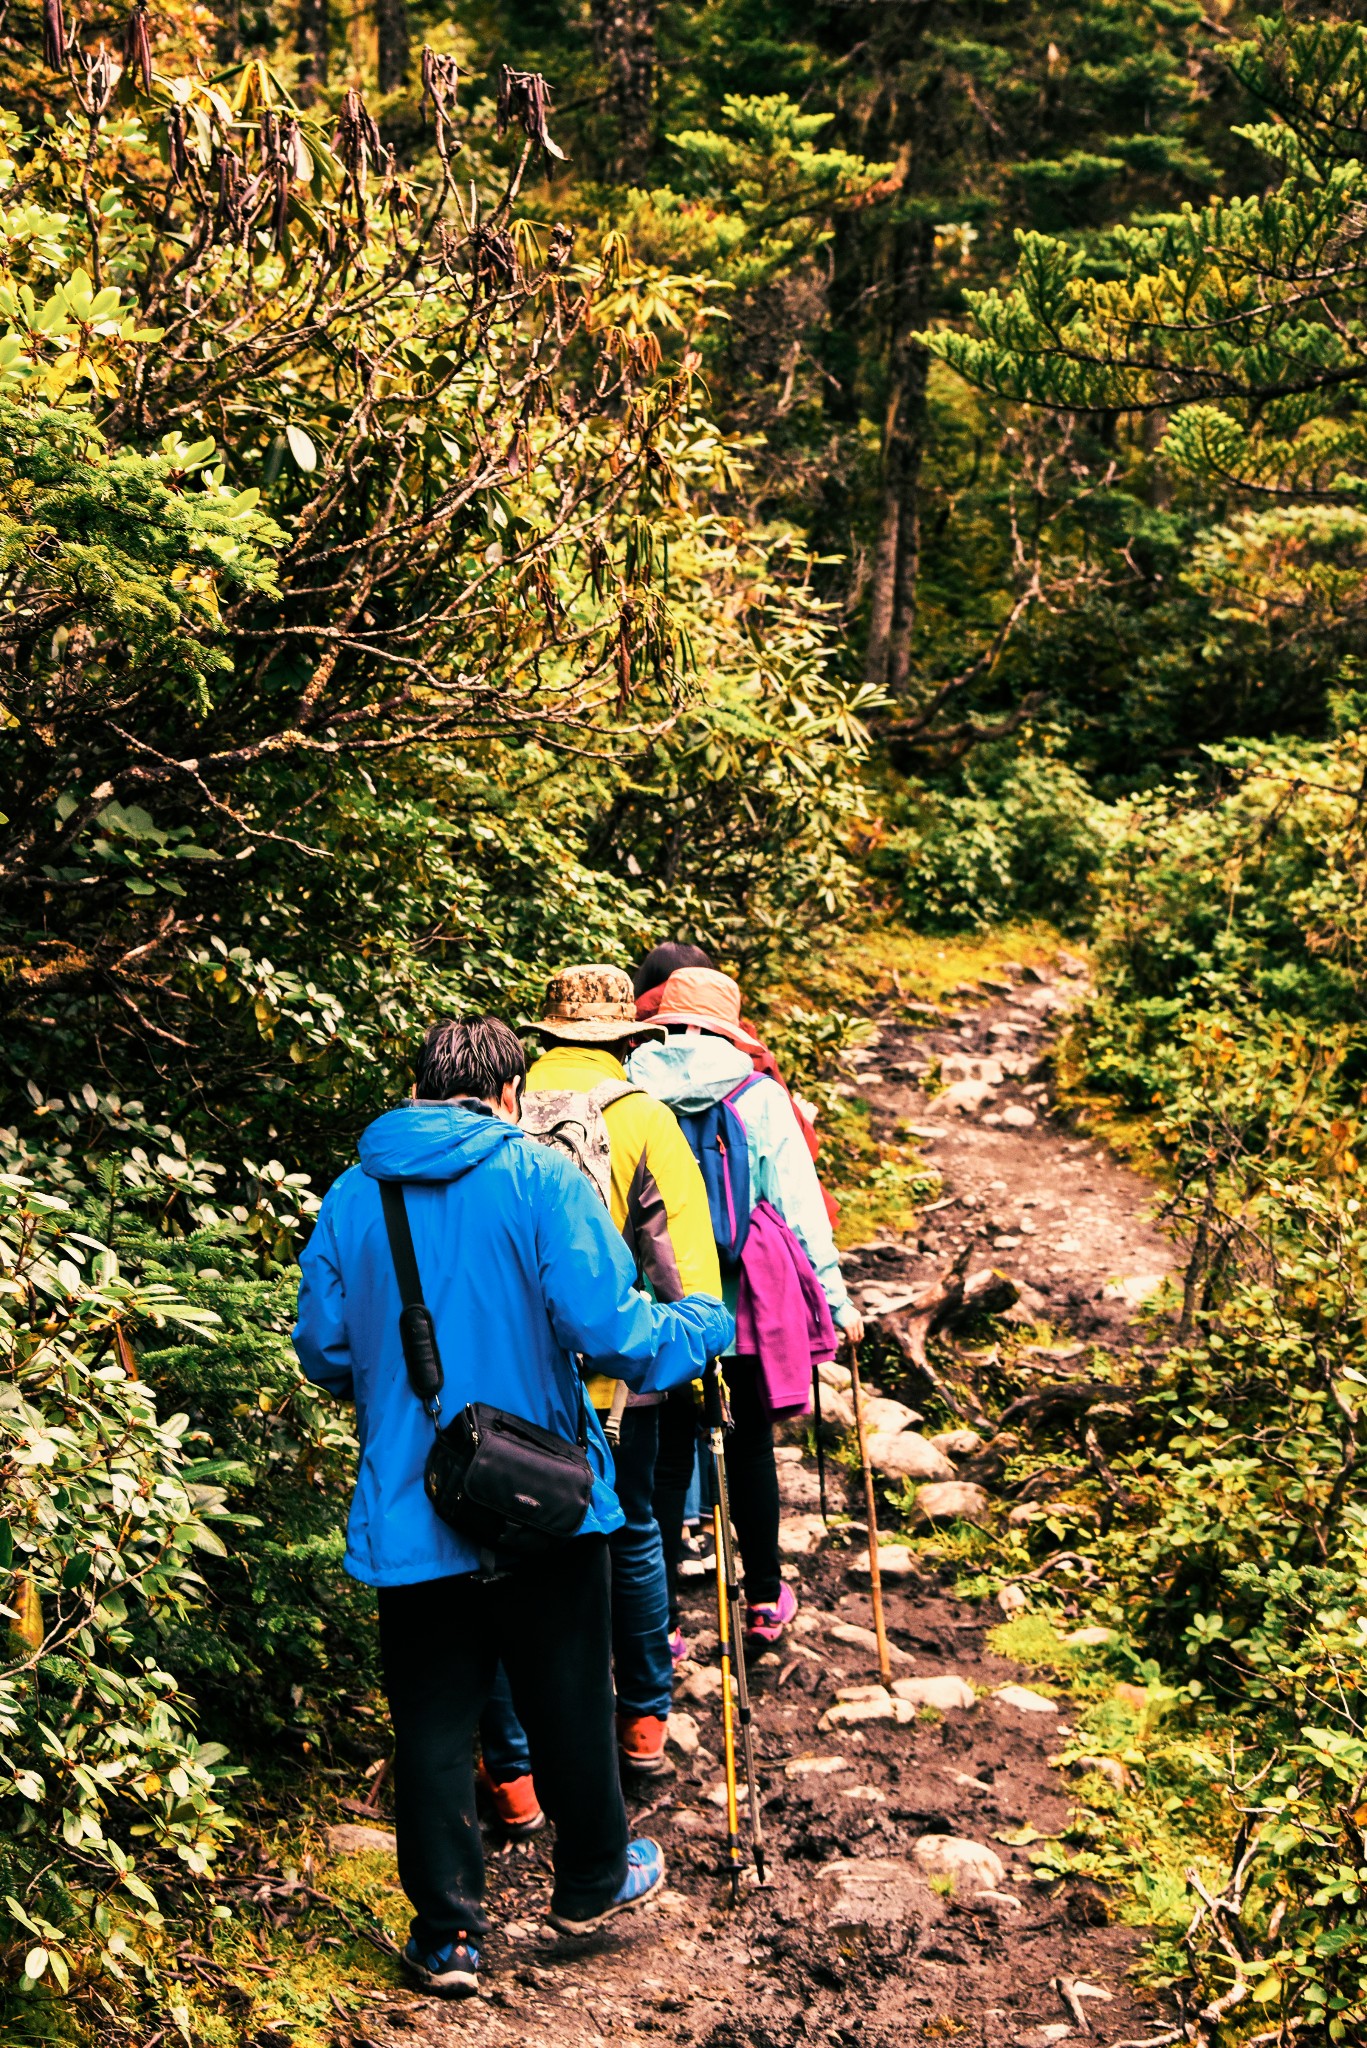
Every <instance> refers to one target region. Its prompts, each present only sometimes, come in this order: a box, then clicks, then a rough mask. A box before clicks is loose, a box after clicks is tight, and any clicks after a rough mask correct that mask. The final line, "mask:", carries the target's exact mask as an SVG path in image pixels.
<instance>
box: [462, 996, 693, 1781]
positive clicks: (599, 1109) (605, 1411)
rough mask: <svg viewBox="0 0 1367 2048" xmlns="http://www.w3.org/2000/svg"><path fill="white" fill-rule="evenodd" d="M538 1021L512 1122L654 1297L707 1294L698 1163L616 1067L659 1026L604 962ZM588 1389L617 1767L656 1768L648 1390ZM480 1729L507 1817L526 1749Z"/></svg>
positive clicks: (665, 1702) (655, 1594)
mask: <svg viewBox="0 0 1367 2048" xmlns="http://www.w3.org/2000/svg"><path fill="white" fill-rule="evenodd" d="M536 1028H537V1031H538V1032H539V1034H540V1037H541V1042H542V1044H543V1046H544V1047H545V1048H546V1050H545V1051H544V1052H543V1053H542V1055H541V1057H540V1059H538V1060H537V1061H536V1062H535V1063H534V1064H533V1066H532V1067H531V1069H530V1071H529V1072H528V1075H527V1094H526V1097H525V1099H524V1102H523V1128H524V1129H525V1130H527V1131H529V1132H530V1133H531V1134H532V1135H534V1136H538V1137H540V1138H542V1140H543V1141H545V1142H552V1143H554V1142H564V1143H565V1145H566V1149H569V1150H571V1152H572V1153H573V1155H574V1156H575V1157H576V1159H577V1163H578V1164H579V1165H580V1166H581V1167H582V1168H583V1170H584V1171H585V1172H586V1173H587V1174H589V1176H590V1178H593V1179H594V1180H595V1181H596V1182H597V1185H598V1187H599V1191H600V1193H602V1194H603V1196H604V1198H605V1199H606V1201H607V1203H608V1207H609V1210H610V1212H611V1215H612V1220H613V1222H614V1223H615V1224H616V1225H617V1227H618V1229H619V1230H620V1231H621V1233H622V1235H623V1237H624V1238H625V1240H626V1244H627V1249H628V1250H629V1251H630V1253H631V1255H632V1257H633V1258H634V1259H635V1261H636V1267H637V1271H638V1273H639V1274H640V1276H641V1280H642V1283H643V1284H644V1285H647V1286H649V1288H650V1289H651V1291H652V1292H653V1293H654V1294H655V1296H656V1297H657V1298H658V1299H659V1300H661V1301H679V1300H681V1299H682V1298H683V1296H684V1295H686V1294H714V1295H718V1296H719V1295H720V1294H721V1271H720V1268H719V1266H718V1263H717V1246H716V1240H715V1238H714V1237H713V1234H712V1219H711V1215H710V1213H709V1211H708V1206H707V1189H706V1188H705V1186H704V1185H703V1178H702V1174H701V1173H700V1172H699V1170H698V1165H697V1161H696V1160H695V1159H694V1157H693V1154H692V1152H691V1151H690V1150H689V1146H688V1141H687V1140H686V1138H685V1137H684V1135H683V1132H682V1131H681V1130H680V1129H679V1126H678V1123H677V1121H676V1119H675V1116H674V1112H673V1111H672V1110H671V1109H668V1108H667V1107H666V1106H665V1104H664V1103H662V1102H657V1101H656V1100H655V1099H654V1097H653V1096H650V1095H646V1094H644V1093H643V1092H641V1091H640V1090H639V1089H636V1088H634V1087H633V1086H632V1084H631V1082H630V1081H628V1079H627V1076H626V1069H625V1066H624V1064H623V1062H624V1060H625V1058H626V1055H627V1053H628V1052H629V1051H630V1050H631V1049H632V1047H633V1046H635V1045H638V1044H640V1043H641V1042H642V1040H643V1039H647V1038H663V1037H664V1035H665V1034H664V1031H663V1030H662V1028H661V1027H660V1026H658V1025H652V1024H648V1023H647V1024H639V1023H638V1022H637V1020H636V998H635V995H634V992H633V990H632V984H631V977H630V975H628V974H624V973H623V972H622V971H621V969H619V968H616V967H600V966H593V967H570V968H567V969H565V970H564V971H563V972H562V973H560V974H557V975H556V976H555V977H554V978H553V979H552V981H551V983H550V986H549V987H548V989H547V991H546V1003H545V1014H544V1015H543V1017H542V1018H541V1019H540V1021H539V1023H538V1025H537V1027H536ZM588 1392H589V1399H590V1400H591V1401H592V1402H593V1405H594V1407H595V1408H596V1409H598V1410H599V1412H600V1414H602V1415H604V1416H605V1417H606V1418H607V1419H608V1421H609V1436H610V1437H613V1438H615V1439H616V1440H615V1442H614V1444H613V1458H614V1462H615V1465H616V1480H615V1486H616V1491H617V1498H618V1500H619V1501H620V1503H621V1506H622V1511H623V1513H624V1514H625V1516H626V1522H625V1525H624V1526H623V1527H622V1528H620V1529H618V1530H615V1531H614V1532H613V1534H612V1535H610V1536H609V1538H608V1548H609V1551H610V1554H611V1559H612V1651H613V1667H614V1677H615V1682H616V1688H617V1738H618V1745H619V1748H620V1751H621V1756H622V1761H623V1764H624V1765H625V1766H626V1767H627V1768H628V1769H629V1770H632V1771H636V1772H642V1773H646V1774H653V1773H655V1772H657V1771H660V1770H662V1769H663V1768H664V1761H665V1756H664V1744H665V1724H666V1721H667V1719H668V1716H669V1708H670V1699H671V1693H672V1673H673V1663H672V1659H671V1656H670V1649H669V1593H668V1586H667V1582H666V1578H665V1564H664V1550H663V1547H662V1544H661V1540H660V1528H659V1524H658V1523H657V1521H656V1520H655V1515H654V1511H653V1509H652V1506H651V1496H652V1493H653V1491H654V1484H655V1457H656V1452H657V1449H658V1446H659V1406H658V1403H659V1399H660V1397H659V1396H658V1395H655V1394H644V1395H641V1394H631V1395H628V1394H627V1390H626V1388H625V1386H623V1385H621V1383H620V1382H614V1381H612V1380H608V1379H602V1378H598V1379H591V1380H590V1381H589V1383H588ZM619 1432H620V1434H619ZM495 1722H501V1727H499V1726H496V1725H494V1724H495ZM482 1733H483V1738H484V1752H485V1759H484V1760H485V1765H486V1768H487V1770H488V1773H489V1776H490V1778H491V1779H492V1780H493V1781H494V1787H495V1796H496V1799H497V1802H498V1805H499V1808H500V1811H501V1812H503V1811H504V1808H505V1806H507V1807H509V1809H510V1810H509V1812H508V1813H506V1814H505V1819H511V1818H512V1813H511V1804H512V1801H513V1799H514V1798H515V1793H514V1788H513V1786H512V1785H511V1784H510V1783H509V1781H510V1780H511V1779H513V1778H514V1777H515V1775H516V1774H517V1770H518V1766H519V1765H520V1764H521V1768H522V1769H523V1770H526V1769H529V1768H530V1760H529V1759H528V1761H527V1762H526V1763H525V1764H523V1763H522V1762H521V1753H520V1746H519V1742H518V1736H519V1734H520V1731H519V1730H518V1729H517V1725H516V1722H515V1721H512V1720H511V1719H510V1715H509V1713H508V1711H507V1710H506V1708H505V1709H504V1710H503V1711H502V1713H501V1714H500V1713H498V1712H497V1711H496V1713H495V1714H494V1715H493V1716H491V1717H489V1719H487V1720H486V1722H485V1723H484V1724H483V1726H482ZM505 1787H506V1788H507V1790H506V1792H504V1796H503V1797H499V1793H500V1792H501V1791H503V1789H504V1788H505ZM526 1791H528V1792H529V1791H530V1780H528V1781H527V1785H526Z"/></svg>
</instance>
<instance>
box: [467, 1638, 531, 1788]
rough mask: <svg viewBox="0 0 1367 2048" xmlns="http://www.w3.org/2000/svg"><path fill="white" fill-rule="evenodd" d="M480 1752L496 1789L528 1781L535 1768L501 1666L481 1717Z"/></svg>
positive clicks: (510, 1688) (505, 1674)
mask: <svg viewBox="0 0 1367 2048" xmlns="http://www.w3.org/2000/svg"><path fill="white" fill-rule="evenodd" d="M479 1748H480V1754H481V1756H482V1757H483V1758H484V1768H485V1770H486V1771H487V1772H488V1773H489V1776H490V1777H491V1778H492V1779H493V1781H494V1783H495V1784H496V1785H506V1784H507V1782H508V1780H509V1778H525V1777H526V1775H527V1773H528V1771H529V1770H530V1769H531V1767H532V1752H531V1748H530V1745H529V1744H528V1741H527V1735H526V1731H525V1729H524V1728H523V1726H522V1723H521V1722H520V1721H519V1720H518V1718H517V1708H516V1707H515V1706H514V1705H513V1689H512V1687H511V1686H510V1685H509V1683H508V1674H507V1672H506V1671H505V1670H504V1669H503V1666H502V1665H501V1664H500V1665H499V1667H498V1677H497V1678H496V1679H495V1680H494V1689H493V1691H492V1692H491V1693H490V1694H489V1702H488V1705H487V1706H486V1707H485V1709H484V1712H483V1713H482V1714H481V1715H480V1717H479Z"/></svg>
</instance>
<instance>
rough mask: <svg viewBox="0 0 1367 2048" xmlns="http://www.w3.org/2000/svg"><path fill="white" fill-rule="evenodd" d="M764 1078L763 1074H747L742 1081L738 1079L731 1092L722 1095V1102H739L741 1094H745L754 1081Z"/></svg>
mask: <svg viewBox="0 0 1367 2048" xmlns="http://www.w3.org/2000/svg"><path fill="white" fill-rule="evenodd" d="M764 1078H765V1077H764V1075H763V1074H747V1075H746V1077H745V1079H744V1080H743V1081H738V1082H737V1083H736V1086H735V1087H734V1088H733V1089H732V1090H731V1093H730V1094H729V1095H724V1096H723V1097H722V1100H723V1102H733V1103H734V1102H739V1101H740V1099H741V1096H742V1095H744V1094H746V1093H747V1092H748V1091H749V1090H750V1089H751V1088H753V1087H754V1085H755V1083H756V1081H762V1080H763V1079H764Z"/></svg>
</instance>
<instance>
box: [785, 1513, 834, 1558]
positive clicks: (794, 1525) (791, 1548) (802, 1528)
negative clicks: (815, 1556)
mask: <svg viewBox="0 0 1367 2048" xmlns="http://www.w3.org/2000/svg"><path fill="white" fill-rule="evenodd" d="M825 1540H826V1524H825V1523H824V1522H823V1521H822V1519H821V1517H820V1515H784V1516H782V1517H781V1518H780V1521H779V1525H778V1547H779V1549H780V1550H781V1551H782V1552H783V1555H784V1556H785V1557H808V1556H810V1555H811V1553H812V1551H814V1550H816V1549H818V1548H819V1546H820V1545H821V1544H822V1543H824V1542H825Z"/></svg>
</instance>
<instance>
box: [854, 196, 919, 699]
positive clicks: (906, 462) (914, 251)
mask: <svg viewBox="0 0 1367 2048" xmlns="http://www.w3.org/2000/svg"><path fill="white" fill-rule="evenodd" d="M933 246H934V245H933V241H932V240H931V238H930V236H929V235H920V234H918V235H917V236H916V238H915V239H914V240H913V241H912V242H911V243H910V245H908V243H907V242H906V241H904V240H902V238H900V237H899V238H898V243H897V246H896V247H895V249H894V254H893V266H894V272H895V274H896V276H897V279H898V282H897V288H896V291H895V294H894V299H895V303H894V307H893V319H892V338H891V344H890V347H889V351H888V358H889V359H888V403H887V410H886V412H885V413H884V416H883V482H882V502H881V507H880V517H879V526H878V544H877V546H876V548H875V550H874V557H873V576H872V593H871V601H870V607H869V637H868V644H867V648H866V651H865V657H864V676H865V680H866V681H867V682H870V683H872V684H873V686H874V687H875V689H880V690H886V691H887V692H888V694H889V695H890V696H893V697H904V696H905V695H906V692H907V686H908V684H909V682H910V679H911V653H912V637H913V635H914V633H915V630H916V586H917V579H918V577H919V575H920V569H921V462H922V458H923V456H924V454H925V443H926V380H927V377H928V374H929V370H930V358H929V356H928V355H927V354H926V351H925V349H924V348H922V346H921V345H920V343H919V342H917V341H915V340H914V339H913V336H914V335H915V334H916V332H917V330H918V328H919V327H920V326H921V324H922V316H923V311H924V289H923V288H924V283H925V277H926V270H927V266H928V264H929V263H930V261H931V260H932V251H933Z"/></svg>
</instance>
